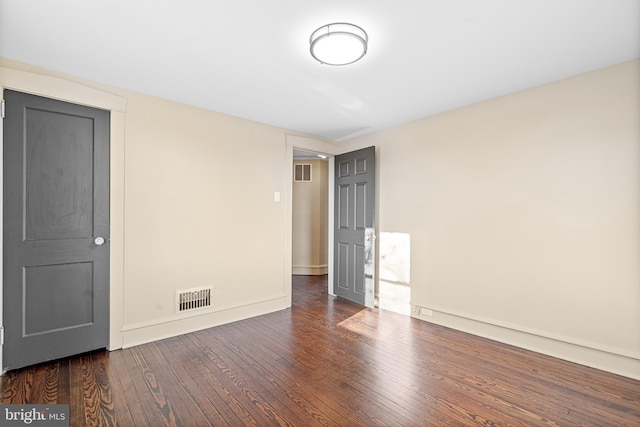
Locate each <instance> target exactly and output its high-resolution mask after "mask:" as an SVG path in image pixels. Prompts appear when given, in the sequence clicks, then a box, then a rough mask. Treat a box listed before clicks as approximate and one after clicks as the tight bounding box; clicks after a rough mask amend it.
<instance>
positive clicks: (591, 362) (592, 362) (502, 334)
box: [411, 306, 640, 380]
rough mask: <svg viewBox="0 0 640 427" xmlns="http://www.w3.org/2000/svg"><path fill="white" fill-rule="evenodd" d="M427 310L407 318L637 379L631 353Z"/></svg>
mask: <svg viewBox="0 0 640 427" xmlns="http://www.w3.org/2000/svg"><path fill="white" fill-rule="evenodd" d="M413 307H414V306H412V308H413ZM429 309H431V310H432V315H431V316H425V315H413V314H412V316H411V317H414V318H416V319H420V320H424V321H426V322H430V323H435V324H437V325H442V326H446V327H448V328H452V329H456V330H459V331H463V332H467V333H470V334H473V335H477V336H481V337H484V338H488V339H491V340H494V341H499V342H502V343H505V344H508V345H512V346H516V347H520V348H524V349H527V350H531V351H535V352H537V353H542V354H546V355H548V356H552V357H556V358H558V359H563V360H567V361H570V362H574V363H578V364H581V365H585V366H589V367H592V368H596V369H600V370H603V371H607V372H611V373H614V374H618V375H623V376H625V377H629V378H633V379H637V380H640V360H639V359H638V358H636V357H634V356H633V355H626V354H617V353H612V352H610V351H607V350H601V349H597V348H593V347H589V346H585V345H581V344H576V343H572V342H568V341H566V340H563V339H559V338H558V337H550V336H545V335H542V334H541V333H532V332H528V331H523V330H522V329H516V328H514V327H509V326H504V325H497V324H495V323H491V322H489V321H486V320H485V321H483V320H478V319H472V318H470V317H467V316H463V315H457V314H453V313H448V312H446V311H440V310H438V309H437V308H433V307H429ZM413 311H414V310H413V309H412V310H411V312H412V313H413Z"/></svg>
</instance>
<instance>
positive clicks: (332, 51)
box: [309, 22, 369, 65]
mask: <svg viewBox="0 0 640 427" xmlns="http://www.w3.org/2000/svg"><path fill="white" fill-rule="evenodd" d="M368 42H369V38H368V36H367V33H366V32H365V31H364V30H363V29H362V28H360V27H358V26H357V25H353V24H347V23H344V22H337V23H334V24H327V25H324V26H322V27H320V28H318V29H317V30H315V31H314V32H313V33H312V34H311V38H310V39H309V43H310V44H311V47H310V51H311V56H313V57H314V58H315V59H316V60H318V61H319V62H320V63H322V64H327V65H347V64H353V63H354V62H356V61H358V60H359V59H361V58H362V57H363V56H364V55H365V54H366V53H367V43H368Z"/></svg>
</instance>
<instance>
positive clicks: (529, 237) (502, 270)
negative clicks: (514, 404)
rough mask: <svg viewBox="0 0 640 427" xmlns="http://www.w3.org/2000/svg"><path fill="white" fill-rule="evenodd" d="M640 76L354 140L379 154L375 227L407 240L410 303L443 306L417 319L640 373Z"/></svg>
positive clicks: (494, 104) (632, 70)
mask: <svg viewBox="0 0 640 427" xmlns="http://www.w3.org/2000/svg"><path fill="white" fill-rule="evenodd" d="M639 76H640V61H633V62H630V63H625V64H621V65H618V66H614V67H610V68H607V69H603V70H599V71H596V72H592V73H588V74H584V75H580V76H577V77H573V78H570V79H566V80H563V81H559V82H556V83H553V84H549V85H545V86H542V87H538V88H535V89H531V90H527V91H524V92H520V93H516V94H513V95H509V96H505V97H502V98H498V99H494V100H491V101H488V102H484V103H481V104H477V105H473V106H470V107H468V108H463V109H459V110H455V111H451V112H448V113H445V114H440V115H437V116H434V117H430V118H425V119H422V120H418V121H415V122H412V123H409V124H406V125H403V126H398V127H396V128H393V129H389V130H387V131H384V132H380V133H377V134H374V135H369V136H363V137H360V138H357V139H354V140H351V141H349V142H347V143H346V144H345V146H344V148H345V149H356V148H360V147H365V146H371V145H375V146H377V150H378V162H379V169H378V170H379V177H378V178H379V194H378V213H379V232H382V233H384V232H400V233H407V234H409V235H410V240H411V248H410V252H411V253H410V263H411V283H410V286H411V291H412V302H413V304H414V305H417V306H421V307H426V308H430V309H432V310H434V314H433V316H428V315H420V316H418V317H421V318H423V319H425V320H429V321H434V322H436V323H443V324H448V325H450V326H454V327H458V328H460V329H467V330H470V331H472V332H474V333H479V334H481V335H486V336H490V337H494V338H497V339H501V340H503V341H509V342H512V343H516V344H518V345H522V346H525V347H527V346H528V347H532V348H535V349H538V350H543V351H546V352H548V353H553V354H555V355H557V356H560V357H565V358H570V359H572V360H576V361H579V362H582V363H587V364H592V365H597V366H599V367H602V368H605V369H610V370H614V371H618V372H621V373H624V374H627V375H633V376H636V377H640V164H639V162H640V130H639V117H640V106H639V103H640V101H639V99H640V97H639V94H640V90H639V79H640V77H639ZM518 333H520V334H518ZM514 334H515V335H517V336H513V335H514ZM545 346H546V347H545ZM585 349H586V350H585ZM583 350H584V351H583Z"/></svg>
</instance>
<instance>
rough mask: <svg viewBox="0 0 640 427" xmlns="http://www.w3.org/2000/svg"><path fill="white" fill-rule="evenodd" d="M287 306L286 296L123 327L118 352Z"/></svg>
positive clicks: (288, 301)
mask: <svg viewBox="0 0 640 427" xmlns="http://www.w3.org/2000/svg"><path fill="white" fill-rule="evenodd" d="M290 306H291V304H290V300H289V299H288V298H287V297H286V296H283V297H281V298H275V299H271V300H268V301H260V302H255V303H253V304H248V305H243V306H240V307H232V308H228V309H225V310H220V311H214V312H206V313H203V314H202V315H197V316H189V317H175V318H171V319H167V321H164V322H157V323H154V324H146V325H139V326H135V325H133V326H125V328H124V329H125V330H124V331H123V332H122V341H123V343H122V348H128V347H133V346H136V345H140V344H146V343H149V342H152V341H157V340H161V339H165V338H170V337H175V336H177V335H182V334H187V333H189V332H195V331H199V330H202V329H207V328H212V327H214V326H220V325H224V324H226V323H231V322H236V321H238V320H244V319H248V318H250V317H255V316H260V315H263V314H268V313H272V312H274V311H279V310H284V309H286V308H289V307H290Z"/></svg>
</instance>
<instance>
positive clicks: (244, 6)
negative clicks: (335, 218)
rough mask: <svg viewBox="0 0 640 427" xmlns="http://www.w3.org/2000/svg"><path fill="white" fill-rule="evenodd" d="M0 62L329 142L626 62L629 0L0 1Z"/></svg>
mask: <svg viewBox="0 0 640 427" xmlns="http://www.w3.org/2000/svg"><path fill="white" fill-rule="evenodd" d="M341 21H342V22H344V21H346V22H351V23H354V24H357V25H359V26H361V27H363V28H364V29H365V30H366V31H367V32H368V34H369V42H370V43H369V51H368V53H367V55H366V56H365V57H364V58H363V59H362V60H361V61H360V62H358V63H355V64H352V65H349V66H345V67H332V66H328V65H321V64H319V63H317V62H316V61H314V60H313V58H312V57H311V56H310V55H309V36H310V35H311V33H312V32H313V31H314V30H315V29H316V28H318V27H320V26H322V25H324V24H328V23H332V22H341ZM0 56H2V57H5V58H9V59H14V60H17V61H21V62H26V63H29V64H32V65H37V66H41V67H45V68H48V69H51V70H55V71H60V72H64V73H67V74H72V75H75V76H78V77H83V78H88V79H92V80H95V81H98V82H102V83H107V84H110V85H114V86H119V87H123V88H127V89H132V90H135V91H139V92H143V93H147V94H152V95H156V96H160V97H163V98H168V99H171V100H175V101H179V102H183V103H186V104H191V105H195V106H199V107H203V108H207V109H210V110H214V111H219V112H223V113H226V114H230V115H234V116H239V117H243V118H247V119H251V120H255V121H258V122H262V123H267V124H270V125H274V126H278V127H282V128H286V129H291V130H295V131H300V132H304V133H309V134H313V135H317V136H319V137H323V138H327V139H331V140H336V141H339V140H342V139H346V138H349V137H352V136H355V135H358V134H362V133H367V132H372V131H376V130H380V129H383V128H386V127H390V126H393V125H396V124H400V123H404V122H407V121H411V120H414V119H417V118H421V117H425V116H429V115H433V114H437V113H439V112H443V111H447V110H451V109H453V108H457V107H461V106H465V105H469V104H473V103H476V102H479V101H483V100H486V99H490V98H495V97H498V96H501V95H504V94H508V93H512V92H515V91H519V90H523V89H526V88H530V87H534V86H538V85H540V84H544V83H547V82H551V81H554V80H559V79H562V78H565V77H569V76H572V75H576V74H580V73H583V72H587V71H591V70H594V69H598V68H602V67H606V66H608V65H612V64H616V63H620V62H624V61H628V60H631V59H634V58H638V57H639V56H640V0H397V1H390V0H323V1H305V0H270V1H267V0H227V1H222V0H173V1H168V0H0Z"/></svg>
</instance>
